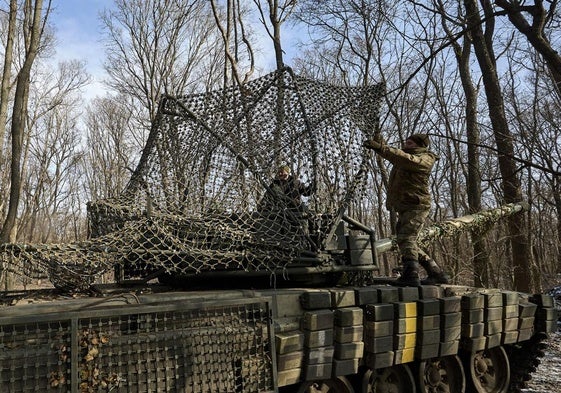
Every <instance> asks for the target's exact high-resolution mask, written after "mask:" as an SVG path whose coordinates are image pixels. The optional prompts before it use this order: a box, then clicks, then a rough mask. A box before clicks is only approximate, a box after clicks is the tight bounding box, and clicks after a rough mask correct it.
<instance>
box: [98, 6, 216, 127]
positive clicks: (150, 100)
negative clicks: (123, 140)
mask: <svg viewBox="0 0 561 393" xmlns="http://www.w3.org/2000/svg"><path fill="white" fill-rule="evenodd" d="M101 20H102V22H103V24H104V27H105V42H106V50H107V61H106V63H105V69H106V71H107V73H108V75H109V79H108V80H107V81H106V83H107V85H108V86H109V87H110V88H111V89H113V90H114V91H115V92H117V93H118V94H121V95H124V96H129V97H131V98H132V99H133V100H134V105H135V106H136V107H138V108H142V109H143V110H144V111H145V114H144V116H143V119H141V120H142V123H141V125H140V127H141V128H143V129H144V130H147V129H149V128H150V124H151V122H152V121H153V120H154V117H155V115H156V112H157V109H158V103H159V100H160V96H161V94H170V95H181V94H185V93H188V92H190V91H191V90H193V89H195V88H204V87H205V86H201V84H200V80H201V79H202V80H203V81H204V80H206V72H207V71H208V70H206V69H204V67H201V65H204V64H205V58H207V57H209V56H210V58H213V53H214V52H215V51H217V50H220V49H221V46H220V45H217V41H216V40H217V38H218V37H217V36H216V34H215V31H216V28H215V25H214V23H213V20H212V15H211V14H210V13H209V8H208V3H207V2H204V1H200V0H190V1H188V2H176V1H173V2H170V1H165V0H147V1H143V2H131V1H126V0H116V1H115V9H114V10H112V11H106V12H104V13H103V14H102V15H101ZM203 75H205V78H201V76H203Z"/></svg>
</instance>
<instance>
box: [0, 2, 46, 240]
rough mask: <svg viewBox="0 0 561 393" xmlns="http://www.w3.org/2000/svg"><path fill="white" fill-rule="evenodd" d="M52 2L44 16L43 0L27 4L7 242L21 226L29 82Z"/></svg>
mask: <svg viewBox="0 0 561 393" xmlns="http://www.w3.org/2000/svg"><path fill="white" fill-rule="evenodd" d="M50 6H51V5H50V1H49V2H48V6H47V7H46V8H45V11H46V13H45V16H44V15H43V12H44V10H43V0H35V1H32V0H27V1H26V2H25V6H24V21H23V24H22V26H23V29H24V30H23V35H24V38H25V56H24V62H23V65H22V67H21V69H20V70H19V72H18V76H17V82H16V91H15V96H14V104H13V112H12V124H11V133H12V159H11V166H10V174H11V175H10V180H11V185H10V202H9V206H8V211H7V214H6V219H5V221H4V225H3V226H2V231H0V242H2V243H7V242H9V241H11V240H13V239H14V238H15V235H16V231H17V226H16V218H17V210H18V205H19V201H20V193H21V181H22V168H21V158H22V147H23V138H24V135H25V126H26V124H25V120H26V117H27V105H28V99H29V84H30V79H31V69H32V67H33V63H34V62H35V58H36V57H37V53H38V49H39V44H40V41H41V37H42V34H43V31H44V27H45V23H46V21H47V17H48V14H49V11H50Z"/></svg>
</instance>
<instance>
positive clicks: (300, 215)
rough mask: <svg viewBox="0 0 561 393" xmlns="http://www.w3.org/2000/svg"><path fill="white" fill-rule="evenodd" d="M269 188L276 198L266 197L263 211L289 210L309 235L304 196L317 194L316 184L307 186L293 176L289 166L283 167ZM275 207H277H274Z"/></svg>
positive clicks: (307, 212) (279, 168)
mask: <svg viewBox="0 0 561 393" xmlns="http://www.w3.org/2000/svg"><path fill="white" fill-rule="evenodd" d="M269 188H270V189H271V191H272V192H273V195H274V198H271V196H266V197H265V198H264V200H263V201H262V210H271V209H275V208H279V207H280V208H288V209H290V211H291V212H292V214H293V216H294V218H295V219H296V220H297V221H298V224H299V225H300V226H301V227H302V230H303V231H304V233H305V234H308V230H309V225H308V218H309V217H308V216H309V210H308V207H307V206H306V204H305V203H304V202H303V201H302V197H303V196H311V195H312V194H313V193H314V192H315V186H314V184H313V183H312V184H309V185H306V184H304V183H302V182H301V181H300V180H299V179H298V178H296V177H295V176H293V175H292V174H291V170H290V167H289V166H288V165H281V166H279V167H278V169H277V173H276V176H275V178H274V179H273V181H272V182H271V184H270V185H269ZM273 205H276V206H274V207H273Z"/></svg>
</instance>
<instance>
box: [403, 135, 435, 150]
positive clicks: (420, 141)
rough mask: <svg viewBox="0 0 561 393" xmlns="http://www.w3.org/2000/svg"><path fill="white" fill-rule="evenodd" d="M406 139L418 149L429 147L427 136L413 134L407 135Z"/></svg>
mask: <svg viewBox="0 0 561 393" xmlns="http://www.w3.org/2000/svg"><path fill="white" fill-rule="evenodd" d="M407 139H411V140H412V141H413V142H415V143H416V144H417V146H419V147H429V145H430V140H429V136H428V135H427V134H413V135H409V137H407Z"/></svg>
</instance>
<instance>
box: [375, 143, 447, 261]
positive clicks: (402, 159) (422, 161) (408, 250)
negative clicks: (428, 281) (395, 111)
mask: <svg viewBox="0 0 561 393" xmlns="http://www.w3.org/2000/svg"><path fill="white" fill-rule="evenodd" d="M377 153H378V154H379V155H380V156H382V157H384V158H385V159H387V160H388V161H390V162H391V163H392V164H393V168H392V170H391V172H390V181H389V184H388V198H387V201H386V205H387V207H388V208H389V209H394V210H395V211H396V212H397V214H398V222H397V227H396V232H397V233H396V237H397V244H398V246H399V250H400V252H401V255H402V257H403V259H412V260H419V259H421V260H428V259H430V258H429V256H428V255H427V254H426V253H425V252H423V251H422V250H421V249H419V247H418V246H417V235H418V234H419V232H420V231H421V229H422V227H423V224H424V222H425V220H426V218H427V216H428V214H429V209H430V204H431V196H430V192H429V176H430V172H431V170H432V167H433V166H434V163H435V161H436V160H438V157H437V156H436V155H435V154H434V153H432V152H430V151H428V149H427V148H426V147H417V148H414V149H404V150H400V149H395V148H393V147H389V146H387V145H383V146H382V147H381V148H380V149H379V150H377Z"/></svg>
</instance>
